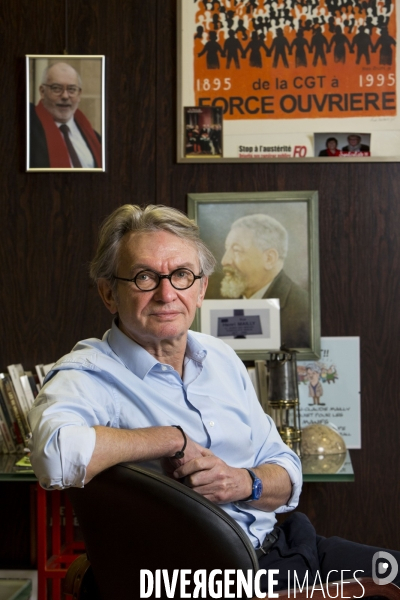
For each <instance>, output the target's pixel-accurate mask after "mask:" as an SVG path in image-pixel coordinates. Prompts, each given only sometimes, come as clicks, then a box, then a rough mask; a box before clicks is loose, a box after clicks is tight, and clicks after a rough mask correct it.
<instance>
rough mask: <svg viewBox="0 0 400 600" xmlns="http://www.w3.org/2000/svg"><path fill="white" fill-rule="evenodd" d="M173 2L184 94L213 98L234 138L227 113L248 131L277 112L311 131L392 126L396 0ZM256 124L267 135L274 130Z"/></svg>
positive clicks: (202, 100) (206, 101) (193, 101)
mask: <svg viewBox="0 0 400 600" xmlns="http://www.w3.org/2000/svg"><path fill="white" fill-rule="evenodd" d="M181 9H182V16H181V27H182V31H183V34H182V36H181V40H182V42H181V47H180V52H181V54H182V56H181V60H182V65H183V67H182V73H183V79H182V84H183V87H184V90H183V93H182V99H183V102H186V105H189V106H218V107H221V108H222V110H223V116H224V117H223V118H224V123H225V124H227V123H228V127H227V129H226V131H227V132H228V133H230V134H232V135H235V133H237V135H238V136H239V137H238V138H237V141H238V142H239V138H240V140H241V141H243V139H244V138H243V139H242V136H243V135H244V136H245V128H244V127H243V125H242V126H238V125H237V124H236V126H235V125H234V124H233V123H232V124H231V123H230V122H236V123H237V122H242V123H243V124H244V123H245V122H247V123H249V124H250V123H251V122H252V121H255V122H257V125H256V124H255V123H254V125H255V126H253V127H252V126H251V125H249V127H248V128H247V131H248V132H249V134H250V133H251V134H252V135H253V134H254V135H257V134H259V133H260V128H259V122H260V121H261V122H262V123H266V122H270V123H272V122H279V121H285V122H286V125H285V128H284V129H285V132H287V130H288V127H289V125H288V123H287V121H288V120H290V121H293V122H296V124H295V123H293V128H292V131H293V132H298V133H299V134H300V133H302V134H304V135H307V136H308V137H309V139H310V136H312V135H313V134H314V133H315V132H318V131H319V132H321V131H323V132H335V131H349V132H350V131H351V130H354V131H364V132H368V133H371V132H373V131H374V130H376V129H379V130H380V129H381V128H383V129H385V128H387V129H388V130H389V129H391V130H393V128H395V129H397V128H398V126H397V80H396V62H397V56H396V55H397V48H396V39H397V14H396V13H397V12H398V11H397V10H396V4H395V0H213V1H206V0H204V1H203V0H182V3H181ZM189 88H190V89H189ZM185 98H188V100H187V101H186V100H185ZM189 98H190V100H189ZM343 120H345V121H343ZM305 121H307V123H305ZM301 122H303V123H302V124H301ZM262 123H261V129H263V130H264V131H265V134H266V135H267V136H268V134H269V133H270V132H274V131H275V132H278V131H279V129H280V130H281V131H282V128H278V127H277V125H275V126H273V127H272V129H271V130H270V129H269V127H268V126H266V125H262ZM357 123H359V125H358V126H357V125H356V124H357ZM389 123H390V125H389ZM382 125H383V127H382ZM375 137H377V136H375ZM265 139H266V140H267V139H268V137H267V138H265ZM235 144H236V141H235V142H234V145H235ZM245 145H246V144H245ZM309 145H310V144H309ZM226 147H229V143H228V144H227V145H226ZM232 152H233V154H235V152H234V151H233V150H232ZM391 153H392V149H391ZM397 154H400V152H397Z"/></svg>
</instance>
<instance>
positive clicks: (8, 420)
mask: <svg viewBox="0 0 400 600" xmlns="http://www.w3.org/2000/svg"><path fill="white" fill-rule="evenodd" d="M0 418H1V419H2V420H3V421H4V422H5V424H6V426H7V429H8V432H9V434H10V436H11V444H9V446H11V447H12V450H11V452H16V450H17V446H18V441H17V439H16V435H15V432H14V424H13V423H14V419H13V415H12V413H11V414H10V411H9V408H8V403H7V402H6V400H5V398H4V396H3V390H2V387H1V384H0Z"/></svg>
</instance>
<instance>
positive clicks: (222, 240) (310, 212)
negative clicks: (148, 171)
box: [188, 191, 321, 360]
mask: <svg viewBox="0 0 400 600" xmlns="http://www.w3.org/2000/svg"><path fill="white" fill-rule="evenodd" d="M188 215H189V218H191V219H194V220H195V221H196V223H197V225H198V226H199V228H200V236H201V238H202V240H203V241H204V242H205V243H206V245H207V246H208V248H209V249H210V250H211V252H212V253H213V254H214V256H215V258H216V260H217V268H216V271H215V273H214V274H213V275H212V276H211V277H210V280H209V284H208V288H207V292H206V296H205V299H206V300H214V301H215V302H216V304H215V306H218V303H219V302H224V301H226V300H227V299H231V300H233V299H236V301H237V300H242V301H244V303H245V305H246V302H250V301H253V300H263V299H271V298H273V299H275V298H277V299H279V304H280V325H281V343H282V344H284V345H285V346H287V347H288V348H294V349H296V350H297V351H298V352H299V355H298V360H312V359H315V358H319V352H320V335H321V333H320V331H321V327H320V296H319V247H318V192H316V191H302V192H249V193H241V192H235V193H221V194H189V195H188ZM213 306H214V305H213ZM193 327H194V328H195V329H197V330H198V331H200V330H201V328H202V325H201V315H200V314H199V313H198V315H197V318H196V320H195V322H194V325H193ZM238 354H239V355H240V357H241V358H242V359H246V360H247V359H248V360H255V359H257V358H262V353H261V352H260V350H258V351H253V350H249V349H246V350H241V351H240V352H238Z"/></svg>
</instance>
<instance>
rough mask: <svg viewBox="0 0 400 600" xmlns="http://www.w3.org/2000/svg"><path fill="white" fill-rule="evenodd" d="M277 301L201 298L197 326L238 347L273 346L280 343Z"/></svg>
mask: <svg viewBox="0 0 400 600" xmlns="http://www.w3.org/2000/svg"><path fill="white" fill-rule="evenodd" d="M279 316H280V315H279V302H278V300H276V299H273V298H270V299H265V300H263V299H261V300H247V299H246V300H242V299H236V300H203V303H202V305H201V308H200V328H201V332H202V333H207V334H208V335H212V336H214V337H217V338H219V339H221V340H223V341H224V342H225V343H226V344H228V346H230V347H231V348H233V349H234V350H236V352H241V351H248V350H250V351H256V350H259V351H265V350H277V349H279V348H280V346H281V328H280V318H279Z"/></svg>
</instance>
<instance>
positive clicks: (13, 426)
mask: <svg viewBox="0 0 400 600" xmlns="http://www.w3.org/2000/svg"><path fill="white" fill-rule="evenodd" d="M5 377H8V375H7V376H6V375H5V374H4V373H0V404H1V407H2V409H3V414H4V417H5V419H6V421H7V424H8V429H9V431H10V433H11V436H12V438H13V441H14V444H15V447H16V451H17V452H22V451H23V449H24V445H25V444H24V438H23V435H22V433H21V430H20V428H19V425H18V421H17V419H16V416H15V412H14V409H13V407H12V404H11V400H10V398H9V396H8V394H7V390H6V386H5V384H4V379H5Z"/></svg>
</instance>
